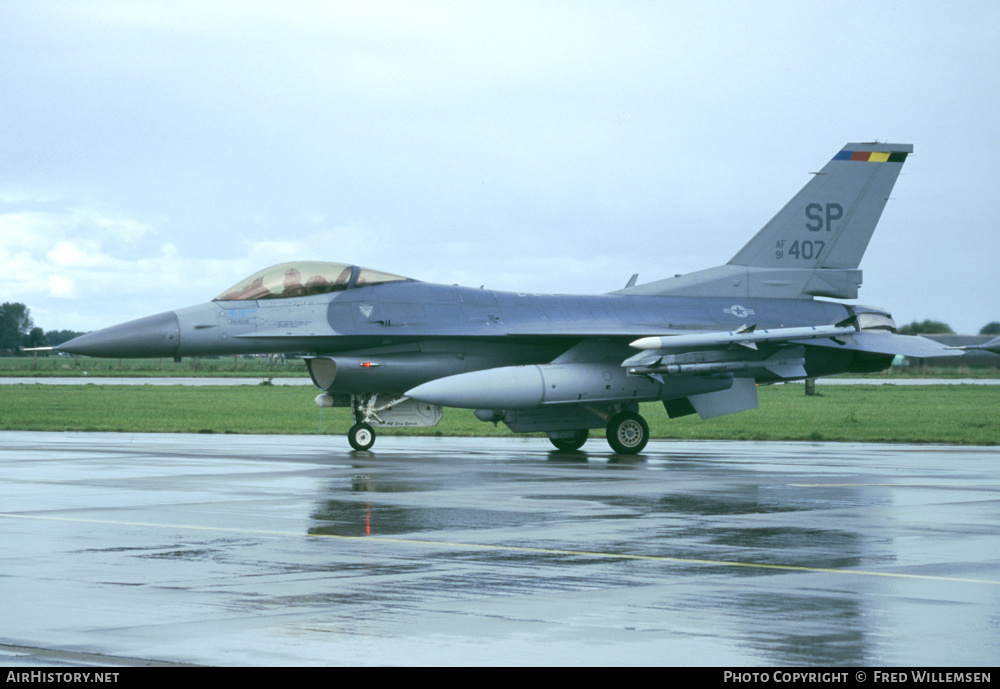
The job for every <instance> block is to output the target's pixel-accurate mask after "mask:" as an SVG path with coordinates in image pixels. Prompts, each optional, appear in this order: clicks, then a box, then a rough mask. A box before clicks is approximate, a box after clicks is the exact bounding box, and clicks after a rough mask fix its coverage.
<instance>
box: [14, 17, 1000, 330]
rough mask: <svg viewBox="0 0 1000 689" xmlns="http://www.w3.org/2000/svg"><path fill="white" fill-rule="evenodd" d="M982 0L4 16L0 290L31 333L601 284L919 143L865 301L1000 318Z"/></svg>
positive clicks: (992, 61) (662, 270)
mask: <svg viewBox="0 0 1000 689" xmlns="http://www.w3.org/2000/svg"><path fill="white" fill-rule="evenodd" d="M998 27H1000V3H997V2H995V0H993V1H989V2H960V1H959V2H919V1H915V0H906V1H901V2H889V1H885V2H871V1H870V0H864V1H860V2H851V1H845V0H839V1H837V2H808V1H804V0H795V1H794V2H773V1H772V2H759V3H755V2H746V1H733V2H713V1H700V2H665V1H661V2H652V1H649V2H626V1H621V0H617V1H614V2H611V1H608V2H586V1H581V0H572V1H570V2H542V1H539V0H532V1H528V2H515V1H513V0H504V1H502V2H471V1H465V0H463V1H462V2H433V1H428V0H421V1H420V2H416V1H414V2H368V1H366V2H356V1H354V2H344V3H338V2H297V1H295V0H282V1H281V2H249V1H248V0H240V1H239V2H236V1H234V2H222V1H218V0H213V1H211V2H204V1H203V0H198V1H197V2H184V1H177V0H172V1H171V2H155V3H154V2H136V1H135V0H128V1H123V2H88V1H87V0H70V1H66V2H57V1H51V2H50V1H46V0H30V1H29V0H24V1H19V0H5V1H4V2H2V3H0V89H2V92H0V95H2V100H0V152H2V159H0V301H19V302H23V303H25V304H26V305H27V306H28V307H29V308H30V309H31V314H32V316H33V318H34V321H35V324H36V325H38V326H40V327H42V328H44V329H46V330H54V329H73V330H92V329H96V328H100V327H105V326H109V325H113V324H115V323H119V322H122V321H125V320H130V319H132V318H137V317H140V316H145V315H149V314H153V313H158V312H162V311H165V310H168V309H173V308H178V307H183V306H190V305H193V304H196V303H201V302H204V301H208V300H209V299H212V298H213V297H215V296H218V295H219V294H220V293H221V292H222V291H223V290H224V289H225V288H227V287H230V286H231V285H233V284H234V283H236V282H237V281H238V280H240V279H241V278H243V277H245V276H247V275H249V274H250V273H253V272H255V271H256V270H258V269H260V268H263V267H266V266H268V265H271V264H274V263H279V262H282V261H287V260H294V259H312V260H330V261H341V262H346V263H357V264H360V265H363V266H367V267H371V268H377V269H381V270H385V271H389V272H393V273H398V274H402V275H406V276H409V277H413V278H416V279H419V280H427V281H433V282H445V283H459V284H464V285H472V286H476V287H478V286H479V285H485V286H486V287H488V288H492V289H503V290H517V291H531V292H562V293H602V292H608V291H611V290H615V289H619V288H621V287H622V286H624V285H625V283H626V281H627V280H628V278H629V276H630V275H631V274H632V273H634V272H638V273H639V281H640V282H648V281H651V280H655V279H659V278H663V277H667V276H670V275H673V274H675V273H685V272H689V271H693V270H697V269H701V268H707V267H710V266H713V265H718V264H721V263H725V262H726V261H728V260H729V259H730V258H731V257H732V256H733V254H735V253H736V252H737V251H738V250H739V249H740V247H742V246H743V244H744V243H745V242H746V241H747V240H748V239H749V238H750V236H751V235H752V234H753V233H754V232H756V231H757V230H758V229H759V228H760V227H761V226H762V225H763V224H764V223H765V222H767V221H768V220H769V219H770V218H771V216H772V215H774V213H776V212H777V211H778V210H779V209H780V208H781V207H782V206H783V205H784V204H785V202H786V201H788V200H789V199H790V198H791V197H792V195H793V194H794V193H795V192H797V191H798V190H799V188H801V186H803V185H804V184H805V183H806V182H807V181H808V180H809V175H808V173H809V172H811V171H815V170H818V169H819V168H821V167H822V166H823V165H824V164H825V163H826V162H827V161H828V160H829V159H830V158H831V157H832V156H833V155H834V154H835V153H836V152H837V151H838V150H840V148H841V147H842V146H843V145H844V144H845V143H847V142H853V141H872V140H876V139H877V140H880V141H890V142H894V143H912V144H914V146H915V154H914V155H913V156H911V157H910V158H909V159H908V160H907V162H906V164H905V166H904V168H903V174H902V175H901V176H900V178H899V180H898V182H897V184H896V188H895V191H894V193H893V198H892V200H891V201H890V202H889V204H888V205H887V207H886V210H885V213H884V214H883V216H882V221H881V223H880V225H879V228H878V230H877V231H876V232H875V236H874V238H873V239H872V243H871V245H870V247H869V250H868V253H867V255H866V256H865V259H864V261H863V262H862V264H861V267H862V269H863V270H864V286H863V287H862V290H861V298H860V299H859V300H858V301H859V302H860V303H863V304H872V305H878V306H883V307H886V308H888V309H890V310H891V311H892V312H893V314H894V315H895V317H896V320H897V322H899V323H900V324H902V323H907V322H910V321H912V320H923V319H925V318H933V319H936V320H943V321H946V322H948V323H949V324H951V325H952V326H953V328H955V329H956V330H957V331H959V332H977V331H978V330H979V329H980V328H981V327H982V326H983V325H984V324H986V323H987V322H989V321H993V320H1000V304H998V300H997V291H998V290H997V286H996V285H997V277H998V270H997V262H998V258H1000V232H998V227H997V217H998V215H1000V193H998V192H997V191H996V172H995V171H996V168H997V165H998V161H1000V150H998V149H1000V134H998V129H1000V122H998V113H1000V78H998V77H1000V41H998V40H997V35H996V34H997V29H998Z"/></svg>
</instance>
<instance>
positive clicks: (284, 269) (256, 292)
mask: <svg viewBox="0 0 1000 689" xmlns="http://www.w3.org/2000/svg"><path fill="white" fill-rule="evenodd" d="M399 280H409V278H404V277H401V276H399V275H392V274H391V273H383V272H381V271H377V270H371V269H370V268H361V267H359V266H352V265H349V264H347V263H324V262H322V261H294V262H292V263H279V264H278V265H276V266H271V267H270V268H265V269H264V270H261V271H259V272H257V273H254V274H253V275H251V276H250V277H248V278H246V279H244V280H241V281H240V282H238V283H236V285H234V286H233V287H230V288H229V289H227V290H226V291H225V292H223V293H222V294H220V295H219V296H217V297H216V298H215V300H214V301H245V300H251V299H288V298H290V297H305V296H310V295H313V294H326V293H328V292H339V291H341V290H345V289H350V288H352V287H361V286H362V285H378V284H381V283H383V282H396V281H399Z"/></svg>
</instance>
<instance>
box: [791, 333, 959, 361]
mask: <svg viewBox="0 0 1000 689" xmlns="http://www.w3.org/2000/svg"><path fill="white" fill-rule="evenodd" d="M807 344H808V345H809V346H813V347H834V348H840V349H848V350H852V351H857V352H872V353H874V354H893V355H899V356H909V357H914V358H916V359H929V358H932V357H942V356H962V352H961V351H958V350H955V349H951V348H949V347H946V346H944V345H943V344H940V343H938V342H934V341H933V340H928V339H927V338H926V337H920V336H918V335H897V334H896V333H890V332H880V331H874V330H873V331H864V332H860V333H857V334H855V335H854V337H853V338H852V340H851V341H848V342H845V343H843V344H840V343H837V342H833V341H832V340H815V341H813V342H809V343H807Z"/></svg>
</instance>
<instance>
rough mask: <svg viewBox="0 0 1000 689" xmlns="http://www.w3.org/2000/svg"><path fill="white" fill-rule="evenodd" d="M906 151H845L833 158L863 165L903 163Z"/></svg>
mask: <svg viewBox="0 0 1000 689" xmlns="http://www.w3.org/2000/svg"><path fill="white" fill-rule="evenodd" d="M906 156H907V153H906V152H904V151H892V152H887V151H850V150H847V149H844V150H843V151H841V152H840V153H838V154H837V155H835V156H833V159H834V160H850V161H853V162H856V163H857V162H861V163H902V162H904V161H905V160H906Z"/></svg>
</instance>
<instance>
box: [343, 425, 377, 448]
mask: <svg viewBox="0 0 1000 689" xmlns="http://www.w3.org/2000/svg"><path fill="white" fill-rule="evenodd" d="M347 442H349V443H350V444H351V447H353V448H354V449H355V450H370V449H371V446H372V445H374V444H375V429H374V428H372V427H371V426H369V425H368V424H366V423H356V424H354V425H353V426H351V430H349V431H348V432H347Z"/></svg>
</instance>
